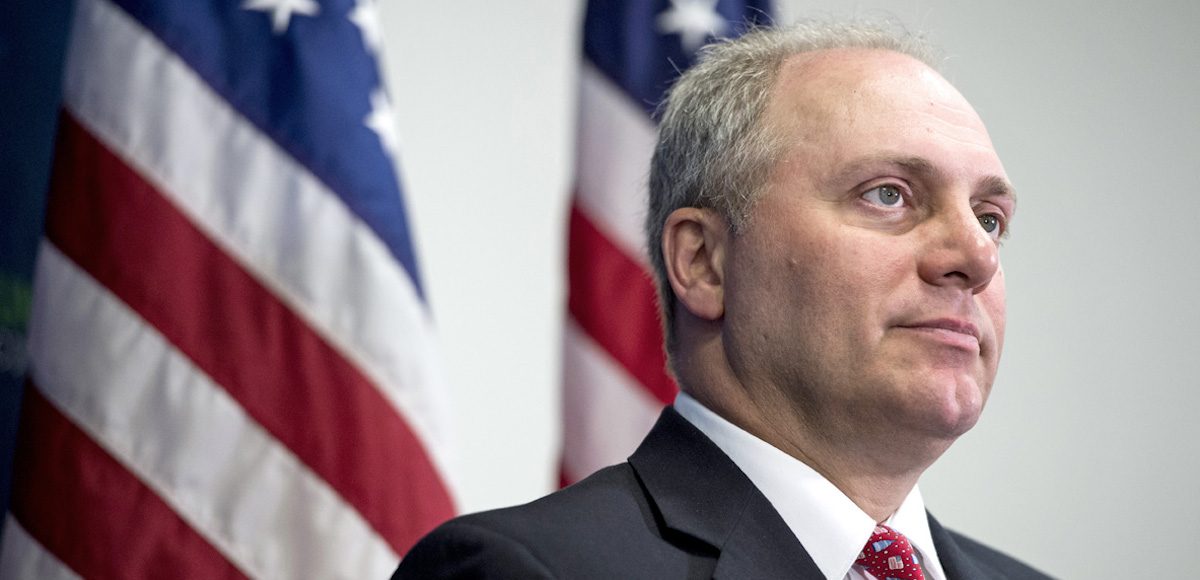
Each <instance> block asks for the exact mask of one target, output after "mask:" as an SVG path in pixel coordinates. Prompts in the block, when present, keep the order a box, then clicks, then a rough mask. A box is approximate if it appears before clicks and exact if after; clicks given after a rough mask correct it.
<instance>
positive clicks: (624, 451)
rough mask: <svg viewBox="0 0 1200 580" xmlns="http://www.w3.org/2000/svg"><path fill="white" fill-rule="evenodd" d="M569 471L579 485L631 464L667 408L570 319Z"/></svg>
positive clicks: (566, 391)
mask: <svg viewBox="0 0 1200 580" xmlns="http://www.w3.org/2000/svg"><path fill="white" fill-rule="evenodd" d="M563 369H564V370H565V371H566V372H567V373H569V374H567V375H566V376H564V377H563V385H564V387H563V445H564V446H565V447H566V449H564V451H563V470H564V471H565V472H566V475H567V476H568V478H569V479H570V481H578V480H580V479H582V478H584V477H586V476H588V475H590V474H591V473H593V472H594V471H596V470H597V469H600V468H602V467H606V466H609V465H613V464H615V463H620V462H622V461H625V459H626V458H628V457H629V455H630V454H632V453H633V450H634V449H636V448H637V446H638V444H639V443H640V442H641V440H642V438H643V437H645V436H646V433H648V432H649V431H650V427H652V426H654V421H655V420H656V419H658V414H659V412H661V411H662V404H661V403H659V402H658V400H656V399H655V398H654V397H653V396H651V395H650V394H649V393H648V392H647V391H646V389H645V388H643V387H642V386H641V385H640V384H638V382H637V381H636V380H634V379H633V377H631V376H629V374H627V373H626V372H625V370H624V369H623V368H622V367H621V365H620V364H619V363H617V362H616V361H615V360H613V359H612V358H611V357H609V356H608V354H607V353H605V352H604V350H603V349H602V348H600V346H599V345H597V344H596V343H595V342H593V341H592V339H591V338H590V337H588V335H587V333H585V332H583V330H582V329H580V328H579V326H578V325H576V324H575V322H574V321H573V320H571V319H570V318H569V317H568V319H567V322H566V332H564V336H563Z"/></svg>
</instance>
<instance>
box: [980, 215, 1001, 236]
mask: <svg viewBox="0 0 1200 580" xmlns="http://www.w3.org/2000/svg"><path fill="white" fill-rule="evenodd" d="M1002 224H1003V222H1001V221H1000V217H999V216H997V215H996V214H994V213H985V214H983V215H981V216H979V225H980V226H982V227H983V231H985V232H987V233H988V235H990V236H992V238H993V239H999V238H1000V234H1002V233H1004V228H1002V227H1001V226H1002Z"/></svg>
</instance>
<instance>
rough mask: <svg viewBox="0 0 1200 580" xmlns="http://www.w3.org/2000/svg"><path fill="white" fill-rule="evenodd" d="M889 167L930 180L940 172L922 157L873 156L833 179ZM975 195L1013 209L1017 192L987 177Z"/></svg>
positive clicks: (996, 178)
mask: <svg viewBox="0 0 1200 580" xmlns="http://www.w3.org/2000/svg"><path fill="white" fill-rule="evenodd" d="M878 165H891V166H896V167H901V168H903V169H904V170H905V171H907V172H909V173H912V174H914V175H916V176H918V177H920V178H923V179H926V180H930V179H932V178H935V177H937V176H938V174H939V173H941V172H940V171H938V169H937V167H936V166H934V164H932V163H930V162H929V161H928V160H927V159H925V158H923V157H897V156H892V155H873V156H869V157H864V158H862V159H859V160H856V161H853V162H851V163H850V164H849V165H847V166H846V167H844V168H843V169H842V170H841V171H838V173H837V175H836V176H835V179H836V180H837V182H839V183H840V182H844V181H846V180H848V179H850V178H851V177H852V176H853V175H854V174H856V173H860V172H862V171H863V170H864V169H866V168H869V167H872V166H878ZM974 190H975V193H978V194H982V195H984V196H986V197H1003V198H1007V199H1009V200H1010V203H1012V205H1013V207H1014V208H1015V207H1016V205H1017V192H1016V190H1015V189H1013V186H1012V184H1011V183H1009V181H1008V180H1007V179H1005V178H1003V177H1001V176H999V175H988V176H986V177H984V178H983V179H981V180H980V181H979V183H977V184H976V185H975V187H974Z"/></svg>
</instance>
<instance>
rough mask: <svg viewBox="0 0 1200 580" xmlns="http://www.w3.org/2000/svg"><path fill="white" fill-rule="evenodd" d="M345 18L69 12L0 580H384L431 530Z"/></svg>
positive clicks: (421, 397) (356, 23) (406, 356)
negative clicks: (60, 107) (249, 579)
mask: <svg viewBox="0 0 1200 580" xmlns="http://www.w3.org/2000/svg"><path fill="white" fill-rule="evenodd" d="M378 30H379V28H378V19H377V18H376V15H375V11H374V7H373V5H372V4H370V3H369V2H366V1H365V0H358V1H357V3H356V1H355V0H321V1H320V3H318V2H316V1H315V0H242V1H228V0H220V1H217V0H207V1H196V0H78V1H77V2H76V7H75V15H74V23H73V29H72V39H71V44H70V48H69V50H68V56H67V64H66V69H67V70H66V73H65V81H64V93H65V94H64V105H63V113H62V116H61V119H60V127H59V136H58V142H57V149H56V153H55V163H54V170H53V177H52V179H51V187H50V189H51V191H50V195H49V201H48V204H49V205H48V210H47V223H46V233H45V238H44V240H43V242H42V244H41V248H40V251H39V256H38V266H37V272H36V274H35V279H34V299H33V306H32V315H31V321H30V335H29V348H30V372H29V388H28V389H27V391H26V393H27V394H26V395H25V400H24V405H23V410H22V420H21V427H20V429H21V433H20V435H19V439H18V443H17V451H16V459H15V466H14V474H15V481H14V484H13V497H12V503H11V506H12V507H11V510H10V512H9V513H8V514H7V518H6V522H5V530H4V535H3V546H2V554H0V577H3V578H39V579H45V578H74V577H102V578H227V577H256V578H385V577H387V576H388V575H389V574H391V572H392V571H393V570H394V568H395V566H396V564H397V562H398V561H399V559H400V555H401V554H403V553H404V552H405V551H407V550H408V548H409V547H410V546H411V545H412V544H414V543H415V542H416V540H417V539H418V538H419V537H420V536H422V535H423V534H424V533H425V532H427V531H429V530H430V529H432V528H433V527H434V526H436V525H437V524H439V523H441V522H442V521H444V520H445V519H447V518H449V517H450V516H452V515H453V512H454V506H453V500H452V494H451V491H450V486H449V484H448V481H447V478H446V474H447V467H446V463H447V460H448V457H447V448H446V446H447V443H446V436H447V433H446V429H447V426H446V425H445V417H444V413H446V411H447V409H446V408H445V405H444V403H443V400H442V398H443V396H444V394H445V393H444V391H443V382H444V381H443V376H442V369H441V368H440V366H439V362H438V361H439V356H438V354H437V352H436V351H437V349H436V347H435V345H434V337H433V332H432V326H431V320H430V316H429V313H428V309H427V308H426V306H425V304H424V299H423V295H422V291H421V285H420V281H419V279H418V276H417V267H416V266H417V265H416V260H415V259H414V253H413V249H412V244H411V243H410V233H409V231H408V226H407V225H406V224H407V221H406V219H407V218H406V216H405V210H404V204H403V201H402V197H401V192H400V186H399V181H398V178H397V174H396V171H395V166H394V161H393V159H394V154H395V150H396V136H395V130H394V123H393V120H392V114H391V109H390V105H389V99H388V96H387V93H386V92H385V91H384V89H383V86H382V80H381V77H380V73H379V69H378V66H377V63H376V53H377V51H378V50H379V48H378V42H379V37H378Z"/></svg>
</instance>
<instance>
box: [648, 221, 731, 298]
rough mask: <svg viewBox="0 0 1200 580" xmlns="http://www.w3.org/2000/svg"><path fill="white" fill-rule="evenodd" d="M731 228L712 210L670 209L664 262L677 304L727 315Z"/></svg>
mask: <svg viewBox="0 0 1200 580" xmlns="http://www.w3.org/2000/svg"><path fill="white" fill-rule="evenodd" d="M728 237H729V229H728V225H727V224H726V221H725V218H723V217H721V215H720V214H718V213H717V212H715V211H713V210H710V209H703V208H697V207H685V208H680V209H677V210H675V211H674V212H671V215H669V216H667V220H666V223H665V224H664V227H663V239H662V246H663V261H664V264H665V266H666V273H667V279H668V280H670V282H671V289H672V290H673V291H674V292H675V298H676V300H677V301H678V303H679V304H680V305H681V306H683V307H684V308H685V309H687V311H688V312H690V313H691V314H692V315H693V316H696V317H697V318H701V319H704V320H717V319H719V318H721V316H723V315H724V314H725V294H724V279H725V271H724V269H725V252H726V250H727V247H728V243H727V242H728Z"/></svg>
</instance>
